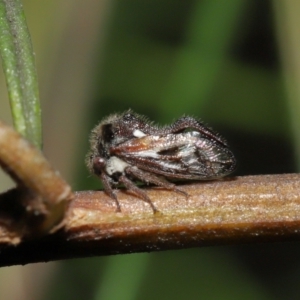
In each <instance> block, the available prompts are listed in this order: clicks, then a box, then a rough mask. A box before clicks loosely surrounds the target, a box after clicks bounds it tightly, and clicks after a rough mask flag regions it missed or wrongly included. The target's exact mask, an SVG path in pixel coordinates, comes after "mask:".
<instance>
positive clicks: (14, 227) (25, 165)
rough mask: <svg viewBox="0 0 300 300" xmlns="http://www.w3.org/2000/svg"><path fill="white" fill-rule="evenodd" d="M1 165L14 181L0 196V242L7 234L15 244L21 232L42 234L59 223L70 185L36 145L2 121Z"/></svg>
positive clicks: (64, 208)
mask: <svg viewBox="0 0 300 300" xmlns="http://www.w3.org/2000/svg"><path fill="white" fill-rule="evenodd" d="M0 166H2V167H3V169H4V170H5V171H6V172H7V173H8V174H9V175H10V176H11V177H12V178H13V179H14V180H15V181H16V183H17V188H16V189H13V190H11V191H9V192H6V193H4V194H3V195H2V197H1V198H0V209H1V210H0V242H2V238H4V239H6V241H7V238H9V239H10V243H12V244H16V243H18V242H20V241H21V240H22V238H23V236H24V235H36V234H44V233H47V232H48V231H49V230H53V229H54V228H55V226H58V224H59V223H60V222H61V221H62V220H63V217H64V214H65V210H66V206H67V204H68V202H69V200H70V198H71V188H70V187H69V185H68V184H67V183H66V182H65V181H64V180H63V179H62V178H61V177H60V175H59V174H58V172H56V171H54V170H53V169H52V167H51V166H50V164H49V163H48V161H47V160H46V159H45V158H44V156H43V155H42V153H41V152H40V151H39V150H38V149H37V148H35V147H34V146H32V145H31V144H30V143H29V142H28V141H27V140H25V139H24V138H22V137H21V136H20V134H18V133H17V132H16V131H15V130H13V129H12V128H11V127H9V126H7V125H5V124H4V123H2V122H0ZM8 231H9V232H10V235H8V236H7V235H6V234H5V233H7V232H8Z"/></svg>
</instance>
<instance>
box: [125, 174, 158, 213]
mask: <svg viewBox="0 0 300 300" xmlns="http://www.w3.org/2000/svg"><path fill="white" fill-rule="evenodd" d="M119 182H120V183H123V184H124V186H125V187H126V188H127V189H128V190H129V191H132V192H134V193H135V194H137V195H138V196H140V197H141V198H142V199H143V200H144V201H145V202H147V203H149V204H150V206H151V208H152V210H153V213H157V212H158V210H157V208H156V207H155V206H154V204H153V203H152V201H151V200H150V198H149V197H148V195H147V194H146V193H145V192H144V191H143V190H141V189H140V188H138V187H137V186H136V185H135V184H134V183H133V182H132V181H131V180H129V179H128V178H127V177H126V176H125V175H122V176H120V177H119Z"/></svg>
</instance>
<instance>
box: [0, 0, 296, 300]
mask: <svg viewBox="0 0 300 300" xmlns="http://www.w3.org/2000/svg"><path fill="white" fill-rule="evenodd" d="M23 3H24V9H25V13H26V16H27V22H28V26H29V30H30V32H31V35H32V42H33V47H34V49H35V53H36V63H37V69H38V75H39V82H40V94H41V100H42V109H43V111H42V116H43V133H44V151H45V154H46V156H47V157H48V159H49V160H50V161H51V163H52V164H53V165H54V166H55V167H56V168H57V169H58V170H60V171H61V173H62V174H63V176H64V177H65V178H66V179H67V180H68V181H69V182H70V183H71V185H72V187H73V189H74V190H85V189H98V188H100V186H101V185H100V182H99V181H98V180H97V179H95V178H92V177H90V176H89V174H88V172H87V170H86V168H85V166H84V157H85V154H86V152H87V149H88V135H89V131H90V130H91V128H92V127H93V126H94V125H95V124H97V122H98V121H99V120H101V119H102V117H104V116H106V115H108V114H110V113H113V112H122V111H124V110H126V109H128V108H132V109H133V110H134V111H136V112H138V113H140V114H145V115H147V116H148V117H149V118H150V119H151V120H155V121H156V122H157V123H159V124H167V123H170V122H172V121H173V120H174V119H176V118H178V117H180V116H182V115H183V114H188V115H192V116H195V117H197V118H201V120H203V121H204V122H205V123H208V124H209V125H210V126H211V127H212V128H214V129H215V130H216V131H218V132H219V133H221V134H222V135H223V136H225V137H226V139H227V140H228V142H229V144H230V145H231V148H232V150H233V151H234V153H235V154H236V156H237V159H238V164H239V166H238V170H237V171H236V173H235V175H250V174H251V175H253V174H272V173H288V172H297V171H298V170H299V167H300V138H299V137H300V132H298V131H299V128H300V124H299V120H298V119H299V117H298V116H299V115H300V84H299V83H300V61H299V58H300V54H299V53H300V18H299V15H300V2H298V1H297V0H274V1H271V0H264V1H261V0H217V1H212V0H210V1H209V0H202V1H200V0H185V1H182V0H172V1H170V0H115V1H112V0H101V1H100V0H97V1H96V0H86V1H79V0H64V1H58V0H52V1H33V0H24V1H23ZM1 76H2V75H1ZM0 93H1V97H2V101H1V103H0V118H1V119H4V120H5V121H7V122H11V120H10V110H9V107H8V100H7V91H6V88H5V85H4V79H3V78H1V80H0ZM11 184H12V183H11V182H9V181H8V180H7V177H6V176H5V175H4V174H3V173H0V187H1V190H4V189H6V188H8V187H9V186H10V185H11ZM299 253H300V244H299V243H296V242H295V243H291V242H290V243H282V244H279V243H276V244H258V245H239V246H223V247H208V248H198V249H197V248H196V249H188V250H181V251H167V252H158V253H149V254H148V253H146V254H131V255H120V256H111V257H96V258H86V259H78V260H70V261H63V262H54V263H47V264H35V265H29V266H25V267H11V268H4V269H1V270H0V291H1V297H0V298H1V299H31V300H32V299H47V300H48V299H49V300H51V299H102V300H103V299H104V300H105V299H283V298H284V299H298V298H299V294H300V284H299V283H300V279H299V277H300V263H299V261H300V254H299Z"/></svg>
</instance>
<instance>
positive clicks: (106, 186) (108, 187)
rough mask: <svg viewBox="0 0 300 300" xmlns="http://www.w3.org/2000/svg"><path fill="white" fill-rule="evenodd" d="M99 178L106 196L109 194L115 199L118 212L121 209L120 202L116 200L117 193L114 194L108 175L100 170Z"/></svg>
mask: <svg viewBox="0 0 300 300" xmlns="http://www.w3.org/2000/svg"><path fill="white" fill-rule="evenodd" d="M100 179H101V181H102V183H103V187H104V191H105V192H106V193H107V194H108V196H110V197H111V198H113V199H114V200H115V202H116V205H117V211H118V212H120V211H121V207H120V203H119V201H118V198H117V195H116V194H115V192H114V190H113V189H112V187H111V184H110V177H109V176H107V175H106V174H105V173H104V172H102V173H101V174H100Z"/></svg>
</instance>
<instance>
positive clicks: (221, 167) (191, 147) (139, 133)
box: [87, 110, 236, 212]
mask: <svg viewBox="0 0 300 300" xmlns="http://www.w3.org/2000/svg"><path fill="white" fill-rule="evenodd" d="M90 142H91V151H90V153H89V154H88V156H87V165H88V168H89V170H90V171H91V172H92V173H93V174H95V175H96V176H98V177H99V178H100V179H101V181H102V182H103V185H104V190H105V191H106V193H107V194H108V195H109V196H110V197H112V198H113V199H115V201H116V203H117V210H118V211H120V204H119V202H118V199H117V196H116V194H115V191H114V189H113V188H114V187H115V186H116V185H118V184H123V185H124V186H125V187H126V188H127V189H128V190H130V191H132V192H134V193H135V194H137V195H138V196H139V197H141V198H142V199H143V200H144V201H146V202H148V203H149V204H150V205H151V207H152V209H153V211H154V212H156V211H157V209H156V208H155V206H154V204H153V203H152V202H151V200H150V198H149V197H148V196H147V194H146V192H145V191H144V190H143V189H140V188H138V187H137V186H136V185H135V183H134V181H136V180H139V181H142V182H145V183H152V184H155V185H158V186H162V187H164V188H166V189H171V190H173V191H176V192H179V193H182V194H185V195H186V193H185V192H184V191H182V190H180V189H179V188H177V187H176V185H175V184H173V183H171V182H169V181H168V179H169V180H172V179H173V180H174V179H192V180H209V179H217V178H220V177H223V176H225V175H228V174H229V173H231V172H232V171H233V170H234V169H235V166H236V161H235V158H234V156H233V154H232V152H231V151H230V150H229V148H228V145H227V142H226V141H225V140H224V139H223V138H221V137H220V136H219V135H218V134H216V133H215V132H213V131H212V130H211V129H209V128H207V127H206V126H204V125H203V124H202V123H201V122H200V121H198V120H196V119H194V118H191V117H187V116H186V117H182V118H180V119H178V120H177V121H176V122H175V123H173V124H172V125H170V126H165V127H158V126H155V125H153V124H152V123H151V122H149V121H148V120H147V119H146V118H145V117H143V116H140V115H137V114H135V113H133V112H132V111H131V110H129V111H127V112H125V113H123V114H114V115H111V116H109V117H108V118H106V119H104V120H103V121H102V122H100V124H99V125H97V126H96V127H95V128H94V129H93V131H92V134H91V139H90Z"/></svg>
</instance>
